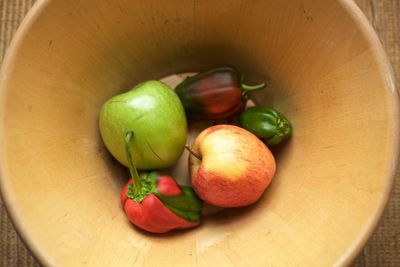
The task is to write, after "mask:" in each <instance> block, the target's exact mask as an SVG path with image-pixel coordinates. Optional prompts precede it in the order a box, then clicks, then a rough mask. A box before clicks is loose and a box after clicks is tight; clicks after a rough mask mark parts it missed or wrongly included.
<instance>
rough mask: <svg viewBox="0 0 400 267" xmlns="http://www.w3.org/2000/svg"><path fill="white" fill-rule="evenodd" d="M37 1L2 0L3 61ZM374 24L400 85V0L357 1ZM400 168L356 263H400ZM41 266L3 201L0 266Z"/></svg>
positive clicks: (370, 265) (359, 266)
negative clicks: (386, 203)
mask: <svg viewBox="0 0 400 267" xmlns="http://www.w3.org/2000/svg"><path fill="white" fill-rule="evenodd" d="M33 3H34V0H0V62H1V61H2V58H3V56H4V53H5V50H6V48H7V47H8V45H9V42H10V40H11V38H12V35H13V33H14V32H15V30H16V29H17V27H18V25H19V23H20V22H21V20H22V19H23V17H24V15H25V13H26V12H27V11H28V10H29V8H30V6H31V5H32V4H33ZM356 3H357V4H358V5H359V7H360V8H361V9H362V10H363V12H364V13H365V15H366V16H367V18H368V19H369V20H370V22H371V24H372V25H373V27H374V28H375V29H376V31H377V33H378V36H379V38H380V40H381V41H382V43H383V46H384V48H385V50H386V52H387V54H388V57H389V59H390V61H391V63H392V66H393V70H394V74H395V78H396V81H397V84H400V1H399V0H356ZM399 183H400V171H399V170H398V171H397V175H396V180H395V185H394V189H393V193H392V197H391V199H390V202H389V204H388V206H387V208H386V211H385V214H384V216H383V218H382V221H381V223H380V225H379V227H378V228H377V230H376V232H375V234H374V235H373V236H372V237H371V239H370V241H369V242H368V244H367V245H366V247H365V249H364V250H363V251H362V253H361V254H360V255H359V257H358V258H357V259H356V261H355V263H354V266H357V267H373V266H385V267H396V266H400V184H399ZM3 266H4V267H17V266H18V267H19V266H21V267H22V266H23V267H25V266H40V265H39V264H38V263H37V262H36V260H35V259H34V258H33V257H32V255H31V254H30V252H29V251H28V250H27V248H26V247H25V246H24V244H23V242H22V241H21V240H20V239H19V237H18V236H17V234H16V232H15V230H14V229H13V226H12V224H11V222H10V220H9V218H8V216H7V213H6V211H5V209H4V206H3V202H1V201H0V267H3Z"/></svg>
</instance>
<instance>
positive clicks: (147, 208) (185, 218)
mask: <svg viewBox="0 0 400 267" xmlns="http://www.w3.org/2000/svg"><path fill="white" fill-rule="evenodd" d="M132 138H133V132H128V133H127V135H126V138H125V144H126V146H125V149H126V153H127V158H128V162H129V166H130V168H129V169H130V171H131V175H132V179H130V180H129V181H128V182H127V183H126V185H125V186H124V187H123V189H122V191H121V203H122V206H123V208H124V210H125V213H126V215H127V217H128V219H129V220H130V221H131V222H132V223H133V224H134V225H136V226H137V227H139V228H141V229H143V230H146V231H148V232H152V233H165V232H168V231H170V230H174V229H186V228H192V227H195V226H197V225H198V224H199V223H200V219H201V209H202V201H201V200H200V199H199V198H198V197H197V196H196V194H195V193H194V191H193V190H192V188H191V187H189V186H179V185H178V184H177V182H176V181H175V180H174V179H173V178H172V177H171V176H167V175H159V174H158V172H155V171H153V172H147V173H142V174H141V176H140V177H139V174H138V173H137V170H136V168H135V166H134V164H133V160H132V156H131V153H130V146H129V143H130V142H131V140H132Z"/></svg>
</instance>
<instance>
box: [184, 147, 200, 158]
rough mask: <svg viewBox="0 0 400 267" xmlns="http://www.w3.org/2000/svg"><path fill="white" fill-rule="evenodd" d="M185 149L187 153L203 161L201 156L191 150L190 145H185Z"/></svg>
mask: <svg viewBox="0 0 400 267" xmlns="http://www.w3.org/2000/svg"><path fill="white" fill-rule="evenodd" d="M185 148H186V149H187V151H189V153H190V154H192V155H193V156H194V157H196V158H197V159H198V160H201V156H200V155H199V154H197V153H195V152H194V151H193V150H191V149H190V147H189V146H188V145H185Z"/></svg>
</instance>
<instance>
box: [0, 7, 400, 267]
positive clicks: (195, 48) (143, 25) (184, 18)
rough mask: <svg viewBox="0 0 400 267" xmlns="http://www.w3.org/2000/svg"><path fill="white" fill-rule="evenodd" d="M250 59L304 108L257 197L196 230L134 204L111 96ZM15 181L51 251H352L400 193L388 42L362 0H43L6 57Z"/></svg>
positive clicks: (26, 229)
mask: <svg viewBox="0 0 400 267" xmlns="http://www.w3.org/2000/svg"><path fill="white" fill-rule="evenodd" d="M225 64H230V65H235V66H237V67H238V68H240V69H241V70H243V72H244V73H245V74H246V77H247V78H248V79H249V80H252V79H254V80H258V79H263V80H264V79H265V80H267V81H268V84H269V86H268V89H267V90H265V91H262V92H258V93H257V94H254V95H253V96H252V99H253V100H254V102H256V103H257V104H261V105H271V106H273V107H275V108H277V109H278V110H280V111H281V112H282V113H283V114H285V115H287V117H289V118H290V119H291V121H292V123H293V126H294V134H293V137H292V138H291V140H290V141H288V142H286V143H285V144H284V145H282V146H280V147H279V148H276V149H274V153H275V155H276V158H277V164H278V165H277V166H278V171H277V175H276V176H275V179H274V181H273V183H272V185H271V186H270V187H269V188H268V189H267V191H266V193H265V194H264V196H263V198H262V199H261V200H260V201H259V202H258V203H257V204H256V205H254V206H252V207H248V208H243V209H239V210H230V211H224V212H222V213H220V214H217V215H215V216H211V217H209V218H207V219H206V220H205V221H204V223H203V224H202V225H201V226H200V227H198V228H196V229H194V230H191V231H185V232H175V233H170V234H166V235H149V234H146V233H144V232H141V231H138V230H137V229H136V228H135V227H133V226H132V225H131V224H130V223H129V222H128V220H127V219H126V217H125V215H124V213H123V211H122V209H121V206H120V203H119V191H120V189H121V187H122V185H123V184H124V183H125V181H126V178H127V176H126V175H127V174H126V171H125V169H124V168H122V167H121V166H120V165H119V164H118V163H116V161H115V160H113V159H112V158H111V156H110V155H109V154H108V152H107V151H106V150H105V148H104V146H103V144H102V141H101V139H100V138H99V131H98V125H97V121H98V113H99V108H100V106H101V105H102V104H103V103H104V102H105V100H106V99H108V98H109V97H111V96H113V95H115V94H117V93H120V92H122V91H124V90H127V89H129V88H130V87H131V86H133V85H135V84H136V83H138V82H140V81H144V80H147V79H151V78H152V79H153V78H155V79H158V78H162V77H165V76H167V75H170V74H174V73H179V72H184V71H197V70H201V69H204V68H207V67H210V66H216V65H225ZM0 92H1V96H0V99H1V105H0V106H1V111H0V115H1V122H0V123H1V124H0V126H1V127H0V129H1V131H0V142H1V150H0V165H1V189H2V194H3V198H4V200H5V203H6V206H7V209H8V211H9V213H10V215H11V218H12V220H13V222H14V223H15V226H16V228H17V230H18V232H19V233H20V234H21V236H22V237H23V239H24V240H25V241H26V243H27V244H28V246H29V247H30V249H31V250H32V251H33V253H34V254H35V255H36V256H37V257H38V259H39V260H40V261H41V262H42V263H43V264H45V265H50V266H133V265H134V266H158V265H159V264H162V265H163V266H333V265H335V266H341V265H347V264H349V263H351V261H352V259H353V258H354V257H355V256H356V255H357V253H358V252H359V251H360V250H361V249H362V247H363V245H364V244H365V242H366V241H367V239H368V237H369V236H370V235H371V233H372V232H373V230H374V227H375V226H376V224H377V222H378V220H379V218H380V216H381V214H382V211H383V209H384V207H385V204H386V202H387V200H388V197H389V194H390V189H391V185H392V181H393V175H394V170H395V167H396V162H397V156H398V148H399V143H398V135H399V112H398V102H397V101H398V100H397V95H396V91H395V88H394V85H393V77H392V75H391V71H390V67H389V65H388V63H387V59H386V57H385V55H384V52H383V50H382V47H381V45H380V44H379V41H378V39H377V37H376V35H375V34H374V32H373V30H372V28H371V27H370V26H369V24H368V23H367V21H366V19H365V18H364V16H363V15H362V13H361V11H360V10H359V9H358V8H357V7H356V5H355V4H354V3H353V2H352V1H344V0H336V1H334V0H319V1H317V0H315V1H312V0H304V1H290V0H281V1H228V0H221V1H154V0H151V1H137V0H134V1H133V0H119V1H105V0H102V1H100V0H85V1H80V0H65V1H51V0H41V1H38V2H37V3H36V4H35V6H34V8H33V9H32V11H31V12H30V13H29V15H28V16H27V18H26V19H25V21H24V22H23V24H22V26H21V28H20V29H19V31H18V33H17V35H16V37H15V39H14V41H13V43H12V45H11V47H10V49H9V51H8V54H7V57H6V59H5V62H4V66H3V69H2V73H1V90H0Z"/></svg>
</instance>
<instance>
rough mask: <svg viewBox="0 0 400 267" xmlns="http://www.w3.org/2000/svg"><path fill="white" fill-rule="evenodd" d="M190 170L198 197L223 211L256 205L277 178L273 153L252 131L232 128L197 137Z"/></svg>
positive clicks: (214, 128)
mask: <svg viewBox="0 0 400 267" xmlns="http://www.w3.org/2000/svg"><path fill="white" fill-rule="evenodd" d="M192 151H193V153H195V154H197V155H198V156H200V157H201V160H200V159H198V158H197V157H196V156H194V155H193V154H191V155H190V157H189V171H190V176H191V179H192V185H193V188H194V190H195V192H196V193H197V195H198V196H199V197H200V198H201V199H203V200H204V201H205V202H207V203H209V204H211V205H215V206H219V207H224V208H233V207H242V206H247V205H250V204H253V203H254V202H256V201H257V200H258V199H259V198H260V197H261V195H262V194H263V192H264V191H265V189H266V188H267V186H268V185H269V184H270V182H271V180H272V178H273V176H274V175H275V169H276V164H275V159H274V156H273V155H272V153H271V151H270V150H269V149H268V148H267V146H265V144H264V143H263V142H262V141H260V139H258V138H257V137H256V136H255V135H254V134H252V133H251V132H249V131H247V130H245V129H243V128H240V127H237V126H233V125H216V126H212V127H209V128H207V129H205V130H204V131H202V132H201V133H200V134H199V135H198V136H197V138H196V140H195V142H194V144H193V146H192Z"/></svg>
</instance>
